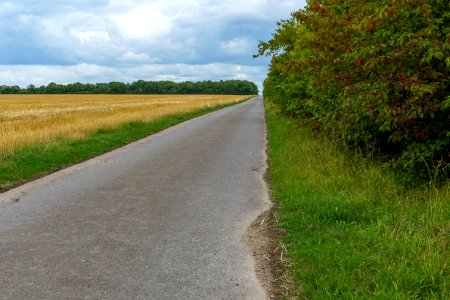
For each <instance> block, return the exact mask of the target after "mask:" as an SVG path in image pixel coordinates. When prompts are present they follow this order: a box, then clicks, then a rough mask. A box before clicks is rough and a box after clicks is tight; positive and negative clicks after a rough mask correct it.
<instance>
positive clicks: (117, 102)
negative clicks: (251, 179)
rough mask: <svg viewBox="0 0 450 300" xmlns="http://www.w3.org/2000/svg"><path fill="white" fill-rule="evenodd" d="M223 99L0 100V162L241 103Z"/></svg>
mask: <svg viewBox="0 0 450 300" xmlns="http://www.w3.org/2000/svg"><path fill="white" fill-rule="evenodd" d="M243 98H244V96H224V95H220V96H219V95H0V159H1V158H2V157H5V155H7V154H9V153H11V152H12V151H13V150H14V149H17V148H20V147H23V146H28V145H35V144H45V143H51V142H52V141H54V140H56V139H60V138H63V139H80V138H83V137H84V136H86V135H87V134H89V133H90V132H92V131H94V130H96V129H99V128H112V127H115V126H118V125H120V124H123V123H127V122H131V121H143V122H149V121H152V120H155V119H158V118H161V117H164V116H167V115H171V114H177V113H182V112H188V111H192V110H195V109H199V108H203V107H208V106H213V105H216V104H224V103H230V102H235V101H239V100H242V99H243Z"/></svg>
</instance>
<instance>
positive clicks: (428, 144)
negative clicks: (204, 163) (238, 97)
mask: <svg viewBox="0 0 450 300" xmlns="http://www.w3.org/2000/svg"><path fill="white" fill-rule="evenodd" d="M259 55H269V56H272V61H271V65H270V71H269V74H268V77H267V79H266V80H265V82H264V95H265V96H266V98H268V99H270V100H272V101H274V102H277V103H279V104H280V107H282V109H283V110H284V112H286V113H289V114H292V115H296V116H298V117H302V118H306V119H308V120H309V121H311V122H312V123H313V124H314V125H315V126H316V127H317V128H320V129H322V130H324V131H325V132H327V133H328V134H330V136H332V137H333V138H334V139H336V140H338V141H339V142H341V143H343V144H345V145H347V146H348V147H350V148H356V147H357V148H360V149H365V150H367V151H371V152H375V153H378V154H380V155H382V156H383V157H385V158H388V159H389V160H390V163H391V164H392V165H393V166H396V167H401V168H403V169H404V170H405V171H408V172H410V171H412V172H413V173H414V174H426V175H435V174H436V173H440V174H441V175H442V174H444V175H445V176H446V177H447V178H448V174H449V165H448V164H449V158H450V156H449V145H450V114H449V112H450V86H449V67H450V2H449V1H448V0H397V1H391V0H389V1H388V0H381V1H380V0H377V1H360V0H340V1H339V0H311V1H308V4H307V6H306V7H305V8H304V9H301V10H299V11H297V12H294V13H293V14H292V18H291V19H289V20H285V21H281V22H279V23H278V28H277V30H276V32H275V33H274V34H273V38H272V39H271V40H270V41H268V42H261V43H260V45H259Z"/></svg>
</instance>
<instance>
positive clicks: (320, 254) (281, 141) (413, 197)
mask: <svg viewBox="0 0 450 300" xmlns="http://www.w3.org/2000/svg"><path fill="white" fill-rule="evenodd" d="M266 118H267V126H268V138H269V149H268V151H269V157H270V167H269V180H270V182H271V185H272V189H273V197H274V199H275V201H276V202H277V203H278V206H277V208H276V210H277V212H278V214H279V215H280V220H281V221H280V224H281V226H282V227H283V228H284V229H285V230H286V235H285V237H284V241H283V242H284V243H285V245H286V247H287V250H288V252H287V254H288V256H289V257H290V260H291V262H292V265H291V266H290V267H289V270H290V275H291V278H292V281H293V282H294V289H295V290H296V292H297V293H298V295H300V296H299V299H305V298H306V299H450V286H449V285H450V273H449V265H450V261H449V259H450V255H449V234H450V209H449V205H450V191H449V184H445V185H443V186H439V187H436V186H433V185H429V186H425V187H421V188H410V189H406V188H405V187H402V186H400V185H398V184H397V183H396V182H397V181H396V180H395V179H394V176H393V175H392V174H389V173H387V172H386V171H383V168H382V167H381V166H379V165H378V164H377V163H375V162H373V160H370V159H365V158H362V157H360V156H357V155H352V154H349V153H345V152H344V151H342V150H339V149H337V148H336V147H335V146H334V145H333V144H332V143H330V142H328V141H327V140H326V139H324V138H321V137H319V136H317V134H315V133H313V132H312V131H311V130H310V129H308V127H307V126H305V125H302V124H300V122H299V121H295V120H293V119H290V118H288V117H284V116H282V115H281V114H279V112H278V110H277V108H276V107H275V106H273V105H272V104H268V103H266Z"/></svg>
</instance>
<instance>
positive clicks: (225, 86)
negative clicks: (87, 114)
mask: <svg viewBox="0 0 450 300" xmlns="http://www.w3.org/2000/svg"><path fill="white" fill-rule="evenodd" d="M0 94H218V95H256V94H258V87H257V86H256V84H254V83H253V82H251V81H247V80H225V81H199V82H191V81H185V82H180V83H176V82H172V81H144V80H138V81H135V82H133V83H123V82H117V81H112V82H108V83H95V84H94V83H80V82H76V83H70V84H57V83H54V82H51V83H49V84H48V85H47V86H44V85H43V86H40V87H36V86H34V85H32V84H30V85H29V86H27V87H26V88H20V87H19V86H6V85H2V86H0Z"/></svg>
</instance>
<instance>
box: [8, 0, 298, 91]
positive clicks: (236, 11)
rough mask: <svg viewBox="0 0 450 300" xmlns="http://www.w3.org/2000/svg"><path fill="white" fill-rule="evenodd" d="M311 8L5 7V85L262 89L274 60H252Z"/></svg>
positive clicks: (155, 3) (84, 0)
mask: <svg viewBox="0 0 450 300" xmlns="http://www.w3.org/2000/svg"><path fill="white" fill-rule="evenodd" d="M304 4H305V1H291V0H247V1H244V2H243V1H241V0H223V1H213V0H171V1H167V0H151V1H150V0H135V1H129V0H97V1H89V0H77V1H75V0H61V1H57V2H55V1H49V0H41V1H31V0H15V1H1V2H0V40H1V43H0V53H2V55H1V56H0V72H1V74H0V85H1V84H10V85H11V84H20V85H21V86H26V85H28V84H30V83H33V84H37V85H38V84H47V83H48V82H49V81H57V82H66V83H67V82H72V81H85V82H95V81H108V80H109V79H111V80H119V81H127V80H128V81H133V80H136V79H158V78H170V79H171V80H175V81H179V80H206V79H234V78H240V79H249V80H253V81H256V82H259V83H260V82H261V81H262V79H263V78H264V76H265V74H266V65H267V63H268V60H267V59H265V58H262V59H258V60H255V59H253V58H252V55H253V54H254V53H255V52H256V51H257V43H258V40H267V39H269V38H270V34H271V33H272V32H273V31H274V29H275V27H276V22H277V21H279V20H280V19H286V18H289V16H290V13H291V12H292V11H294V10H296V9H299V8H300V7H301V6H303V5H304ZM27 64H28V66H27ZM64 65H65V66H64ZM239 67H241V68H242V69H241V70H239ZM256 70H257V71H256ZM28 72H29V73H28ZM257 72H261V74H259V73H257Z"/></svg>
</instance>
